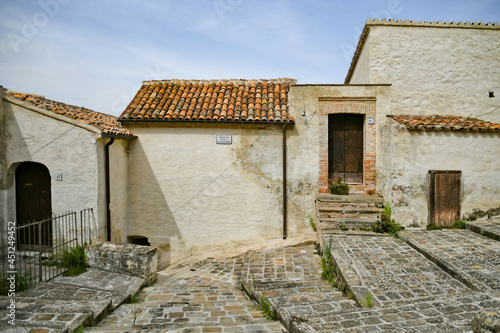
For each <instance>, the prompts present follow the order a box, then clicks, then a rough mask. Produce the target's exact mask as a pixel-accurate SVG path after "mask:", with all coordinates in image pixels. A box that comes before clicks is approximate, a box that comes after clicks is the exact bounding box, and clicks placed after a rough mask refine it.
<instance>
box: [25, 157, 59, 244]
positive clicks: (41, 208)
mask: <svg viewBox="0 0 500 333" xmlns="http://www.w3.org/2000/svg"><path fill="white" fill-rule="evenodd" d="M50 217H52V200H51V187H50V173H49V170H48V169H47V167H46V166H44V165H43V164H40V163H34V162H24V163H21V164H20V165H19V166H18V167H17V169H16V221H17V226H23V225H26V224H28V223H31V222H37V221H41V220H43V219H46V218H50ZM38 230H39V229H38V228H31V227H30V230H27V229H23V231H22V232H20V233H19V235H18V244H20V245H36V244H38V243H39V242H38V240H39V233H38ZM40 230H41V231H42V235H41V236H42V237H41V239H42V245H51V243H52V228H51V224H50V223H45V224H44V225H43V228H41V229H40ZM24 248H27V247H26V246H25V247H24Z"/></svg>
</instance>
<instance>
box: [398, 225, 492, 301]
mask: <svg viewBox="0 0 500 333" xmlns="http://www.w3.org/2000/svg"><path fill="white" fill-rule="evenodd" d="M400 236H401V237H402V238H404V239H405V240H406V241H407V242H408V243H409V244H410V245H411V246H413V247H414V248H416V249H418V250H419V251H420V252H421V253H424V254H425V255H426V256H427V257H428V258H430V259H431V260H432V261H433V262H435V263H437V264H438V265H439V266H440V267H441V268H443V269H444V270H445V271H447V272H449V273H450V274H452V275H453V276H455V277H456V278H458V279H459V280H461V281H463V282H464V283H466V284H467V285H469V286H471V287H472V288H474V289H475V290H477V291H483V292H489V293H494V294H497V295H498V296H499V297H500V242H499V241H496V240H493V239H491V238H488V237H485V236H482V235H478V234H476V233H474V232H472V231H470V230H464V229H462V230H458V229H450V230H433V231H428V230H408V231H404V232H402V233H401V235H400Z"/></svg>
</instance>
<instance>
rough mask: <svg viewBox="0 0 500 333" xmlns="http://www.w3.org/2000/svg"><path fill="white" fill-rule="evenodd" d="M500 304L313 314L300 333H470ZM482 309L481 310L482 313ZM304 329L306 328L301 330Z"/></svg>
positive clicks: (446, 303) (473, 301) (476, 300)
mask: <svg viewBox="0 0 500 333" xmlns="http://www.w3.org/2000/svg"><path fill="white" fill-rule="evenodd" d="M499 306H500V302H499V301H498V300H495V299H493V298H491V297H490V296H488V295H485V294H474V295H467V296H458V297H452V298H448V299H446V300H443V299H440V300H434V301H427V302H416V303H414V302H407V304H405V305H400V306H394V307H389V308H369V309H367V308H364V309H354V310H352V311H345V312H344V313H339V312H331V313H328V312H323V313H321V314H315V313H312V314H310V315H309V316H308V317H307V322H305V327H303V330H304V331H306V330H310V331H311V332H314V331H316V332H325V331H328V332H332V331H333V332H352V330H353V329H355V330H356V331H357V332H368V331H369V332H372V331H376V332H389V331H390V332H407V331H411V332H443V331H446V332H472V327H471V326H470V324H471V320H472V319H473V318H475V317H476V316H477V315H478V314H480V313H481V312H482V310H489V311H494V312H497V311H498V308H499ZM481 309H482V310H481ZM304 328H305V329H304Z"/></svg>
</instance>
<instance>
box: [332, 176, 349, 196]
mask: <svg viewBox="0 0 500 333" xmlns="http://www.w3.org/2000/svg"><path fill="white" fill-rule="evenodd" d="M328 184H329V185H328V190H329V191H330V193H331V194H335V195H348V194H349V185H347V184H345V183H343V182H342V178H340V177H339V178H338V179H337V181H335V182H334V181H332V180H331V179H330V180H328Z"/></svg>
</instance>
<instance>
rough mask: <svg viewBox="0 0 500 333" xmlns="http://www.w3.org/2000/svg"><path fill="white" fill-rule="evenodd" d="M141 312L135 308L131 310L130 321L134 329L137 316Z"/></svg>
mask: <svg viewBox="0 0 500 333" xmlns="http://www.w3.org/2000/svg"><path fill="white" fill-rule="evenodd" d="M140 312H141V309H137V308H136V307H135V306H134V307H133V308H132V315H133V316H134V318H133V320H132V327H135V325H136V323H137V315H138V314H139V313H140Z"/></svg>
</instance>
